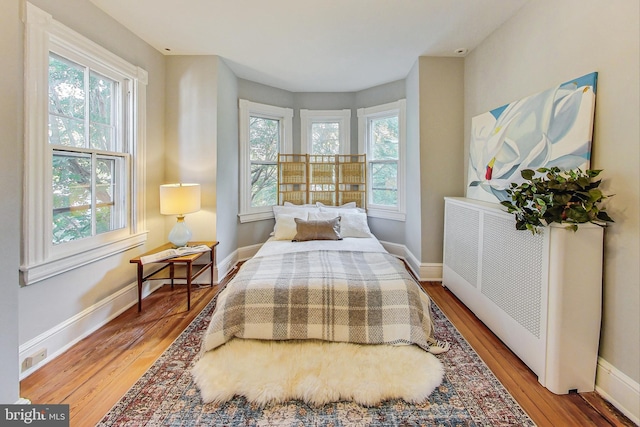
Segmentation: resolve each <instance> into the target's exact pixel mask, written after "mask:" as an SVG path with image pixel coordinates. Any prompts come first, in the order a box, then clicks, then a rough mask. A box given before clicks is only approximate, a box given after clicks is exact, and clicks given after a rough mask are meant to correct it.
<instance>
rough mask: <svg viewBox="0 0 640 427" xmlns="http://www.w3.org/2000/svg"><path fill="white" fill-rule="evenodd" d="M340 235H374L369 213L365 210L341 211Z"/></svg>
mask: <svg viewBox="0 0 640 427" xmlns="http://www.w3.org/2000/svg"><path fill="white" fill-rule="evenodd" d="M340 218H341V220H340V235H341V236H342V237H373V234H372V233H371V230H370V229H369V224H368V223H367V214H366V213H364V212H356V213H342V212H341V213H340Z"/></svg>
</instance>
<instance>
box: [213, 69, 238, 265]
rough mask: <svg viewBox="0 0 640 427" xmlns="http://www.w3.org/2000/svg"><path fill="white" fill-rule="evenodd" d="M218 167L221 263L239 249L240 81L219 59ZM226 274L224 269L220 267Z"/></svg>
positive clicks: (218, 231)
mask: <svg viewBox="0 0 640 427" xmlns="http://www.w3.org/2000/svg"><path fill="white" fill-rule="evenodd" d="M217 121H218V153H217V156H218V165H217V171H216V182H217V183H218V184H217V185H216V199H217V202H216V230H217V233H216V240H218V241H220V246H218V255H219V257H218V262H220V261H221V260H222V259H224V258H225V257H226V256H228V255H229V254H231V253H232V252H234V251H235V250H236V249H238V227H237V225H236V224H237V223H238V206H239V202H238V179H239V177H238V164H239V163H238V162H239V148H238V79H237V78H236V76H235V75H234V74H233V72H232V71H231V69H230V68H229V67H228V66H227V65H226V64H225V62H224V61H223V60H222V59H220V58H218V116H217ZM220 268H222V269H223V272H225V271H224V270H225V269H224V268H223V266H220V264H219V269H220Z"/></svg>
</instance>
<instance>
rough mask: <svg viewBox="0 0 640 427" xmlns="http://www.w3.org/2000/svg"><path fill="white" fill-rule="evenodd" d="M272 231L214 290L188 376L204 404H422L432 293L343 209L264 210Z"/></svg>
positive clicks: (430, 370) (431, 376)
mask: <svg viewBox="0 0 640 427" xmlns="http://www.w3.org/2000/svg"><path fill="white" fill-rule="evenodd" d="M274 213H275V217H276V225H275V227H274V232H273V233H272V237H271V238H270V239H269V240H268V241H267V242H266V243H265V244H264V245H263V246H262V247H261V248H260V250H259V251H258V252H257V253H256V255H255V256H254V257H253V258H251V259H250V260H248V261H246V262H245V263H244V264H243V265H242V267H241V268H240V270H239V271H238V273H237V274H236V276H235V277H234V278H233V279H232V280H231V281H230V282H229V283H228V284H227V285H226V286H225V288H224V289H222V290H221V291H220V292H219V294H218V296H217V301H216V309H215V311H214V313H213V315H212V318H211V322H210V324H209V327H208V329H207V331H206V333H205V335H204V337H203V344H202V352H201V355H200V359H199V360H198V362H197V363H196V364H195V366H194V368H193V370H192V374H193V378H194V380H195V382H196V384H197V385H198V387H199V389H200V392H201V395H202V398H203V401H204V402H207V403H208V402H219V403H221V402H225V401H228V400H230V399H232V398H233V397H234V396H235V395H242V396H244V397H245V398H247V400H249V401H251V402H254V403H256V404H260V405H264V404H267V403H271V402H283V401H287V400H292V399H300V400H304V401H305V402H307V403H310V404H314V405H322V404H325V403H328V402H332V401H340V400H351V401H355V402H358V403H360V404H364V405H375V404H377V403H379V402H381V401H383V400H387V399H393V398H402V399H404V400H406V401H409V402H413V403H417V402H422V401H424V400H425V399H426V398H427V397H428V396H429V394H431V392H432V391H433V390H434V389H435V388H436V387H437V386H438V385H439V384H440V382H441V381H442V376H443V367H442V364H441V362H440V361H439V360H438V359H437V358H436V357H435V356H434V354H439V353H441V352H444V351H446V350H447V349H448V345H447V344H446V343H442V342H439V341H437V340H435V339H434V334H433V327H432V323H431V317H430V300H429V298H428V296H427V294H426V293H425V292H424V290H422V288H421V287H420V286H419V285H418V283H416V282H415V280H413V278H412V277H411V276H410V274H409V273H408V272H407V270H406V268H405V266H404V264H403V263H402V262H401V261H400V260H398V259H397V258H395V257H394V256H392V255H391V254H389V253H387V251H386V250H385V249H384V248H383V247H382V245H381V244H380V242H379V241H378V240H377V239H376V238H375V237H374V236H373V234H371V232H370V230H369V228H368V225H367V220H366V214H364V213H363V212H362V211H361V210H360V209H357V208H354V207H352V206H344V207H342V208H331V207H325V206H320V207H318V206H304V207H302V206H278V207H274Z"/></svg>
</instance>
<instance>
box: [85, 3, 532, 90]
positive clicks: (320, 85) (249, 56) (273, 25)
mask: <svg viewBox="0 0 640 427" xmlns="http://www.w3.org/2000/svg"><path fill="white" fill-rule="evenodd" d="M91 2H92V3H94V4H95V5H96V6H98V7H99V8H100V9H102V10H103V11H105V12H106V13H107V14H109V15H111V16H112V17H113V18H114V19H116V20H117V21H119V22H120V23H121V24H122V25H124V26H125V27H127V28H128V29H129V30H130V31H132V32H133V33H135V34H136V35H137V36H139V37H140V38H142V39H143V40H145V41H146V42H147V43H149V44H150V45H151V46H153V47H154V48H156V49H157V50H159V51H160V52H162V53H164V54H166V55H218V56H220V57H222V58H224V60H225V62H226V63H227V64H228V65H229V67H230V68H231V69H232V70H233V72H234V73H235V74H236V75H237V76H238V77H240V78H243V79H247V80H251V81H254V82H258V83H262V84H265V85H269V86H273V87H277V88H281V89H285V90H288V91H291V92H354V91H359V90H362V89H366V88H369V87H373V86H377V85H380V84H383V83H388V82H391V81H395V80H399V79H403V78H405V77H406V76H407V74H408V73H409V71H410V70H411V68H412V67H413V65H414V64H415V63H416V61H417V59H418V57H419V56H464V54H465V53H462V54H460V53H456V50H458V49H465V50H466V51H465V52H467V51H471V50H473V49H474V48H475V47H476V46H477V45H478V44H480V43H481V42H482V40H484V39H485V38H486V37H487V36H488V35H489V34H491V33H492V32H493V31H494V30H495V29H496V28H498V27H500V26H501V25H502V24H503V23H504V22H505V21H507V20H508V19H509V18H510V17H511V16H513V15H514V14H515V13H516V12H517V11H518V9H520V8H521V7H522V6H523V5H524V4H525V3H526V2H527V0H315V1H312V0H268V1H267V0H135V1H131V0H91Z"/></svg>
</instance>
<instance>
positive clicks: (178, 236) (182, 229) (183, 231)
mask: <svg viewBox="0 0 640 427" xmlns="http://www.w3.org/2000/svg"><path fill="white" fill-rule="evenodd" d="M189 240H191V230H189V227H187V223H186V222H184V216H179V217H178V221H177V222H176V225H174V226H173V228H172V229H171V231H170V232H169V241H170V242H171V243H173V244H174V245H176V246H177V247H179V248H180V247H182V246H186V245H187V243H188V242H189Z"/></svg>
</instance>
